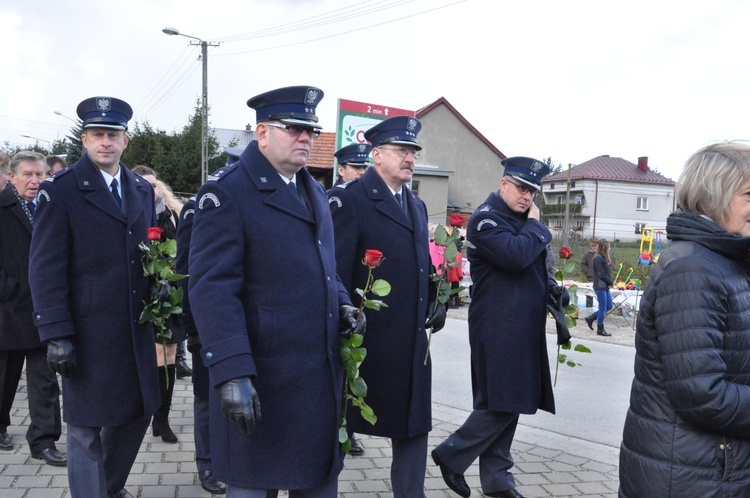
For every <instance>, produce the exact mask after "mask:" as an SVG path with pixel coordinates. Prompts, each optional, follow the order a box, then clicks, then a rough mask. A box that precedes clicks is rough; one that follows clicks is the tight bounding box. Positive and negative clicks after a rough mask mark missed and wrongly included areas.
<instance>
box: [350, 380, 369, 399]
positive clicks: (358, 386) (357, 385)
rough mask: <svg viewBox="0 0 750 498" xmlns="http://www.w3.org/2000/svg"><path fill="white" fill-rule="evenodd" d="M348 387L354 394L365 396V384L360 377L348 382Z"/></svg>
mask: <svg viewBox="0 0 750 498" xmlns="http://www.w3.org/2000/svg"><path fill="white" fill-rule="evenodd" d="M349 387H350V388H351V390H352V393H353V394H354V395H355V396H362V397H364V396H367V384H366V383H365V379H363V378H362V377H357V378H356V379H355V380H354V382H350V383H349Z"/></svg>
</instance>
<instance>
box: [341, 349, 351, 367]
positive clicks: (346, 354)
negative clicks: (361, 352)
mask: <svg viewBox="0 0 750 498" xmlns="http://www.w3.org/2000/svg"><path fill="white" fill-rule="evenodd" d="M339 353H340V354H341V361H343V362H344V364H346V362H348V361H351V359H352V349H351V348H350V347H349V346H348V345H345V346H344V345H342V346H341V348H340V349H339Z"/></svg>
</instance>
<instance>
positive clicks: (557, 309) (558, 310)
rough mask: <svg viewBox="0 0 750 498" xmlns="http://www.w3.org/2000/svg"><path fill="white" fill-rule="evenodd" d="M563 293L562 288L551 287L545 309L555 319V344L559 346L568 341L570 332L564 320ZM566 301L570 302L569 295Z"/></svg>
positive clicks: (563, 289)
mask: <svg viewBox="0 0 750 498" xmlns="http://www.w3.org/2000/svg"><path fill="white" fill-rule="evenodd" d="M564 291H566V289H565V288H564V287H562V288H561V287H560V286H555V287H552V288H551V289H550V293H549V296H548V299H547V309H548V310H549V312H550V313H551V314H552V316H553V317H554V319H555V327H556V328H557V344H559V345H562V344H565V343H566V342H568V341H569V340H570V331H569V330H568V323H567V321H566V320H565V306H563V300H564V297H563V294H564V293H565V292H564ZM568 301H570V295H569V294H568Z"/></svg>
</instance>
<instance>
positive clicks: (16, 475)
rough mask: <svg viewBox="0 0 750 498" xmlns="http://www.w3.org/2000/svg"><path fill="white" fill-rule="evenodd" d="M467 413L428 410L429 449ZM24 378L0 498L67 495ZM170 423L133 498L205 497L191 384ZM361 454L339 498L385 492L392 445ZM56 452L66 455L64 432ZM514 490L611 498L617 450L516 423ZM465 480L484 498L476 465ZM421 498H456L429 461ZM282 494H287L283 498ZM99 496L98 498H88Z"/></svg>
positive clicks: (140, 463) (150, 448)
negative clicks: (30, 436)
mask: <svg viewBox="0 0 750 498" xmlns="http://www.w3.org/2000/svg"><path fill="white" fill-rule="evenodd" d="M468 413H469V412H468V411H465V410H458V409H455V408H449V407H446V406H443V405H434V406H433V418H434V429H433V431H432V432H431V433H430V449H432V447H434V446H435V445H437V444H438V443H440V442H441V441H443V440H444V439H445V438H446V437H447V436H448V434H449V433H451V432H453V431H454V430H455V429H456V428H457V427H458V426H459V425H460V424H461V423H463V421H464V420H465V418H466V416H467V415H468ZM28 414H29V411H28V408H27V401H26V380H25V377H24V378H22V379H21V385H20V387H19V392H18V394H17V395H16V400H15V403H14V407H13V411H12V413H11V415H12V416H11V420H12V425H11V426H10V427H9V428H8V432H9V434H10V435H11V437H12V439H13V443H14V445H15V447H14V449H13V450H11V451H0V496H1V497H3V498H42V497H44V498H67V497H69V496H70V494H69V492H68V489H67V485H68V480H67V475H66V469H65V468H64V467H62V468H61V467H52V466H50V465H46V464H44V463H43V461H42V460H34V459H32V458H31V456H30V455H29V448H28V444H27V443H26V439H25V433H26V428H27V426H28V422H29V419H28ZM170 423H171V426H172V428H173V430H174V431H175V433H177V435H178V437H179V438H180V441H179V443H177V444H166V443H163V442H162V441H161V439H160V438H155V437H153V436H151V435H150V432H149V434H147V435H146V438H145V440H144V441H143V445H142V447H141V453H140V455H139V456H138V459H137V461H136V464H135V465H134V467H133V471H132V473H131V475H130V479H129V480H128V484H127V489H128V491H130V492H131V493H133V495H135V496H138V497H144V498H146V497H150V498H174V497H179V498H190V497H208V496H210V494H209V493H207V492H205V491H204V490H203V489H202V488H201V487H200V483H199V482H198V477H197V473H196V467H195V462H194V460H193V452H194V444H193V410H192V384H191V383H190V379H185V380H178V381H177V383H176V385H175V393H174V400H173V406H172V413H171V415H170ZM362 440H363V442H364V445H365V449H366V450H365V455H363V456H360V457H347V459H346V465H345V469H344V470H343V472H342V473H341V476H340V478H339V491H340V494H339V496H340V498H385V497H392V496H393V495H392V493H391V492H390V479H389V471H390V455H391V450H390V445H389V442H388V440H387V439H382V438H369V437H366V436H363V437H362ZM58 448H59V449H60V450H61V451H63V452H64V451H65V434H64V433H63V437H62V440H61V442H60V443H58ZM513 450H514V458H515V460H516V467H515V470H514V475H515V477H516V481H517V484H518V489H519V490H520V491H521V492H522V493H524V495H526V496H529V497H548V496H553V497H565V496H585V497H605V496H606V497H616V496H617V486H618V476H617V465H618V449H617V448H614V447H609V446H604V445H600V444H596V443H591V442H587V441H583V440H580V439H574V438H569V437H566V436H563V435H560V434H555V433H553V432H549V431H544V430H540V429H535V428H532V427H528V426H524V425H519V427H518V431H517V433H516V438H515V442H514V444H513ZM466 479H467V482H468V483H469V485H470V486H471V487H472V489H473V490H474V492H473V494H472V496H479V497H481V496H483V495H482V493H481V490H480V486H479V470H478V466H477V464H476V463H475V464H474V465H473V466H472V467H471V468H470V469H469V470H468V471H467V472H466ZM425 488H426V494H427V497H428V498H437V497H441V498H447V497H454V498H455V497H456V496H457V495H455V494H454V493H452V492H450V491H448V490H447V487H446V486H445V484H444V483H443V480H442V478H441V477H440V472H439V471H438V468H437V467H436V466H435V465H434V464H433V463H432V461H431V459H428V465H427V479H426V484H425ZM282 496H286V493H282ZM92 498H96V497H92Z"/></svg>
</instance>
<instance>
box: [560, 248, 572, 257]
mask: <svg viewBox="0 0 750 498" xmlns="http://www.w3.org/2000/svg"><path fill="white" fill-rule="evenodd" d="M572 257H573V253H572V252H570V248H569V247H565V246H563V247H561V248H560V258H561V259H570V258H572Z"/></svg>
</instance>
